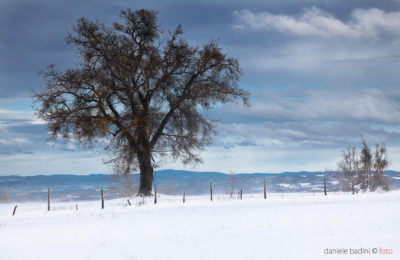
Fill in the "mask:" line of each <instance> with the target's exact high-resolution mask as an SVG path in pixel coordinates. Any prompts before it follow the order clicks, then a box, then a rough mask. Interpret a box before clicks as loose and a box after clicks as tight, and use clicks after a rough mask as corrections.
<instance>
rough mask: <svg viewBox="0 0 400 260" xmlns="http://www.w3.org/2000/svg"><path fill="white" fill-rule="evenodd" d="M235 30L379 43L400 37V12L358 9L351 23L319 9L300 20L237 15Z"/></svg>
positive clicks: (263, 14) (244, 12) (246, 12)
mask: <svg viewBox="0 0 400 260" xmlns="http://www.w3.org/2000/svg"><path fill="white" fill-rule="evenodd" d="M234 15H235V16H236V18H237V19H238V24H235V25H234V28H235V29H245V28H249V29H252V30H271V31H280V32H283V33H287V34H293V35H297V36H308V37H323V38H335V37H339V38H350V39H353V38H360V39H370V40H378V39H379V37H380V36H381V35H382V34H384V33H390V34H392V35H395V36H396V37H399V36H400V12H384V11H382V10H380V9H376V8H371V9H367V10H364V9H356V10H354V11H353V13H352V14H351V19H350V20H349V21H345V22H344V21H341V20H339V19H338V18H335V17H333V16H332V15H330V14H329V13H326V12H323V11H321V10H320V9H318V8H315V7H313V8H310V9H305V11H304V12H303V13H302V14H301V15H300V16H297V17H294V16H288V15H285V14H271V13H269V12H258V13H255V12H251V11H249V10H241V11H236V12H234Z"/></svg>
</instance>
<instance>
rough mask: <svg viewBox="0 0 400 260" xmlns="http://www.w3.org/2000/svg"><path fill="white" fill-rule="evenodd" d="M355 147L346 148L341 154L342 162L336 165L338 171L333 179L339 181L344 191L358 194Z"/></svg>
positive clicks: (357, 167) (357, 168)
mask: <svg viewBox="0 0 400 260" xmlns="http://www.w3.org/2000/svg"><path fill="white" fill-rule="evenodd" d="M358 164H359V162H358V155H357V149H356V147H354V146H353V147H350V146H349V147H347V148H346V150H345V151H344V152H343V160H342V161H340V162H339V163H338V168H339V171H338V173H337V174H336V175H335V177H336V178H337V179H338V180H339V182H340V183H341V185H342V188H343V190H344V191H352V192H353V194H354V193H356V192H358V188H356V185H357V183H358V176H359V166H358Z"/></svg>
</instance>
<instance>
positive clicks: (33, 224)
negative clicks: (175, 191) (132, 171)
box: [0, 191, 400, 260]
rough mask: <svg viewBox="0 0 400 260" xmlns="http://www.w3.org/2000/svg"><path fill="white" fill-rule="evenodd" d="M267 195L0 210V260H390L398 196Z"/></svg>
mask: <svg viewBox="0 0 400 260" xmlns="http://www.w3.org/2000/svg"><path fill="white" fill-rule="evenodd" d="M267 196H268V198H267V200H264V199H263V194H261V193H260V194H252V195H246V194H244V195H243V200H237V199H231V198H229V196H227V195H214V200H213V201H212V202H211V201H210V200H209V197H208V196H186V203H185V204H183V203H182V197H181V196H167V195H160V196H159V198H158V203H157V204H156V205H154V204H153V201H152V199H151V198H147V199H146V200H145V201H144V204H143V201H142V200H141V198H133V199H131V202H132V206H128V205H127V201H126V200H123V199H115V200H110V201H105V209H104V210H102V209H101V203H100V201H86V202H79V203H78V210H76V203H73V202H68V203H67V202H59V203H57V202H54V203H53V204H52V210H51V211H50V212H48V211H47V204H46V202H35V203H33V202H29V203H18V208H17V211H16V215H15V216H14V217H13V216H11V215H12V211H13V209H14V206H15V204H11V203H6V204H0V259H8V260H13V259H18V260H19V259H45V260H46V259H96V260H97V259H175V260H180V259H182V260H183V259H229V260H232V259H241V260H243V259H274V260H276V259H286V260H287V259H289V260H290V259H400V243H399V241H400V225H399V219H400V206H399V205H400V203H399V202H400V191H392V192H388V193H363V194H357V195H351V194H349V193H328V196H326V197H325V196H324V195H323V194H322V193H273V194H267ZM362 248H363V249H369V250H370V253H369V254H367V253H365V254H362V255H361V254H358V255H354V254H351V255H350V254H340V255H339V254H329V255H327V254H324V250H326V249H330V250H331V252H332V249H353V250H354V249H362ZM373 248H377V249H378V250H379V249H390V250H391V252H392V253H391V254H387V255H382V254H381V253H379V251H378V253H377V254H373V253H372V249H373ZM337 252H343V251H340V250H337Z"/></svg>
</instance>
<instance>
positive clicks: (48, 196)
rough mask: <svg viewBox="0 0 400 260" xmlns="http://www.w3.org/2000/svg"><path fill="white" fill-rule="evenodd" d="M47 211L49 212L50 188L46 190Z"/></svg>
mask: <svg viewBox="0 0 400 260" xmlns="http://www.w3.org/2000/svg"><path fill="white" fill-rule="evenodd" d="M47 211H50V188H48V189H47Z"/></svg>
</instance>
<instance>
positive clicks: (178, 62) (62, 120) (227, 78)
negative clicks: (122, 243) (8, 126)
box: [34, 9, 248, 195]
mask: <svg viewBox="0 0 400 260" xmlns="http://www.w3.org/2000/svg"><path fill="white" fill-rule="evenodd" d="M121 19H122V23H118V22H115V23H113V25H112V26H111V27H106V26H105V25H104V24H101V23H99V22H93V21H89V20H88V19H86V18H81V19H79V20H78V22H77V24H76V25H75V26H74V29H73V32H72V33H70V34H69V35H68V37H67V42H68V43H70V44H72V45H73V46H75V47H76V48H77V50H78V53H79V56H80V63H79V64H78V65H77V67H76V68H72V69H68V70H66V71H57V70H56V69H55V66H54V65H50V66H49V67H48V69H47V70H46V71H44V72H43V75H44V77H45V78H46V79H47V88H46V90H45V91H44V92H42V93H36V94H34V99H35V101H36V104H39V106H36V110H37V114H38V115H39V117H40V118H42V119H44V120H45V121H47V124H48V129H49V131H50V133H51V135H52V136H53V137H54V138H57V136H58V135H61V136H62V137H63V138H65V139H72V138H73V139H76V140H77V141H78V142H79V143H80V144H82V146H83V147H86V148H94V147H95V145H94V144H95V143H96V142H98V141H99V140H102V141H103V140H104V139H107V142H108V144H107V146H106V150H107V151H109V152H111V153H112V154H113V158H112V159H111V160H109V162H110V163H113V164H114V165H119V166H118V167H116V169H120V170H121V169H122V170H121V171H122V173H123V174H129V173H131V172H132V171H134V170H137V169H139V170H140V185H139V191H138V193H139V194H140V195H151V191H152V182H153V168H154V166H157V164H156V162H158V161H159V160H161V159H162V158H165V157H167V158H168V157H172V158H180V159H182V161H183V163H185V164H188V163H198V162H200V161H201V160H200V158H199V152H200V151H201V150H203V149H204V147H205V146H206V145H207V144H209V143H210V142H211V138H212V135H213V134H214V133H215V124H214V123H213V122H211V121H210V120H207V119H206V118H205V117H204V113H203V112H204V111H205V110H207V109H209V108H211V107H213V105H216V104H221V103H226V102H230V101H233V100H235V99H239V100H241V101H242V102H243V103H244V104H246V105H247V104H248V92H246V91H245V90H243V89H241V88H239V86H238V80H239V76H240V74H241V69H240V66H239V62H238V60H236V59H234V58H231V57H228V56H227V55H226V54H224V53H223V52H222V50H221V49H220V48H219V47H218V44H217V43H216V42H213V41H211V42H209V43H207V44H205V45H204V46H202V47H193V46H189V44H188V43H187V41H186V40H185V39H184V38H183V37H182V35H183V30H182V27H181V26H180V25H179V26H177V27H176V29H175V30H174V31H169V32H168V33H165V32H162V31H161V29H160V27H159V22H158V19H157V14H156V12H155V11H149V10H143V9H142V10H138V11H131V10H130V9H127V10H122V11H121ZM103 143H104V141H103ZM156 159H157V161H156Z"/></svg>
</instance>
